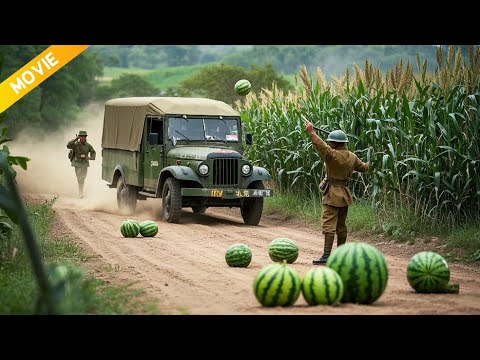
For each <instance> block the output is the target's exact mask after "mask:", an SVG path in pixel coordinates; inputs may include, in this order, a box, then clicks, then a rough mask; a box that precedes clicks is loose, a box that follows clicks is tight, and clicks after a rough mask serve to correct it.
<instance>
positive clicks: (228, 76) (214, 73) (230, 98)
mask: <svg viewBox="0 0 480 360" xmlns="http://www.w3.org/2000/svg"><path fill="white" fill-rule="evenodd" d="M240 79H248V80H249V81H250V82H251V83H252V92H260V91H261V90H262V89H263V88H265V89H271V88H272V84H273V83H274V82H275V84H276V86H277V87H278V88H280V89H284V90H288V89H290V88H291V85H290V83H289V82H288V81H287V80H285V79H284V78H283V76H278V75H277V74H276V73H275V71H274V70H273V68H272V67H271V66H270V65H267V66H265V67H261V68H260V67H257V66H252V67H251V68H250V69H249V70H245V69H243V68H241V67H238V66H232V65H225V64H214V65H206V66H205V67H203V68H202V69H201V70H200V71H199V72H198V73H197V74H195V75H193V76H192V77H190V78H188V79H186V80H184V81H182V83H181V86H180V89H179V90H178V91H179V94H180V95H182V96H198V97H207V98H210V99H216V100H220V101H224V102H226V103H228V104H233V103H234V102H235V101H237V100H241V99H243V98H244V97H242V96H239V95H237V94H236V93H235V91H234V86H235V83H236V82H237V81H238V80H240Z"/></svg>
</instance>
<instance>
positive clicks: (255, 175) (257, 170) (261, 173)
mask: <svg viewBox="0 0 480 360" xmlns="http://www.w3.org/2000/svg"><path fill="white" fill-rule="evenodd" d="M259 180H260V181H268V180H272V176H271V175H270V173H269V172H268V170H267V169H265V168H263V167H260V166H254V167H253V171H252V175H250V177H249V178H248V184H251V183H252V182H254V181H259Z"/></svg>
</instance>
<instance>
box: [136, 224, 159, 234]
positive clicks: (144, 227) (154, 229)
mask: <svg viewBox="0 0 480 360" xmlns="http://www.w3.org/2000/svg"><path fill="white" fill-rule="evenodd" d="M157 233H158V225H157V223H156V222H154V221H152V220H146V221H144V222H143V223H142V224H141V225H140V234H141V235H142V236H144V237H154V236H155V235H157Z"/></svg>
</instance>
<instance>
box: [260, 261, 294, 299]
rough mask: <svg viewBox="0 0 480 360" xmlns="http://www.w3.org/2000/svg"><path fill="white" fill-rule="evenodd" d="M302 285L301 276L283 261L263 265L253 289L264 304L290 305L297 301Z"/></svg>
mask: <svg viewBox="0 0 480 360" xmlns="http://www.w3.org/2000/svg"><path fill="white" fill-rule="evenodd" d="M301 286H302V280H301V279H300V276H298V274H297V272H296V271H295V270H294V269H292V268H291V267H289V266H287V265H286V262H283V264H270V265H267V266H265V267H263V268H262V269H261V270H260V271H259V272H258V274H257V276H256V277H255V280H254V282H253V291H254V293H255V297H256V298H257V300H258V301H259V302H260V304H262V305H263V306H290V305H293V303H295V301H297V299H298V297H299V295H300V288H301Z"/></svg>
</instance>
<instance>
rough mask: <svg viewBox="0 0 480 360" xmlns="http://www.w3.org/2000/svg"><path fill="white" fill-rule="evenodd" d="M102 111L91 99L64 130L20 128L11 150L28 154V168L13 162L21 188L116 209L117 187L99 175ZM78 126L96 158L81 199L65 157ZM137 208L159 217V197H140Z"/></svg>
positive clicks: (67, 202)
mask: <svg viewBox="0 0 480 360" xmlns="http://www.w3.org/2000/svg"><path fill="white" fill-rule="evenodd" d="M103 114H104V105H103V103H93V104H90V105H88V106H86V107H85V108H84V109H83V110H82V111H81V113H80V114H79V115H78V116H77V117H76V119H75V121H73V122H72V124H71V125H70V126H69V127H67V128H66V129H65V130H62V131H58V132H55V133H48V134H38V133H32V132H31V131H22V132H21V133H20V134H19V135H18V136H16V137H15V139H14V140H13V141H12V142H11V144H10V149H11V153H12V154H13V155H16V156H26V157H28V158H30V161H29V162H28V163H27V166H28V167H27V171H24V170H23V169H21V168H20V167H18V166H15V170H16V171H17V182H18V186H19V190H20V192H21V193H36V194H40V195H43V196H44V197H45V198H47V199H53V198H54V197H57V199H56V202H55V203H56V204H58V205H60V206H66V207H73V208H76V209H81V210H96V211H103V212H108V213H118V207H117V200H116V189H110V188H109V187H108V186H107V182H106V181H105V180H103V179H102V147H101V143H102V131H103ZM80 130H86V131H87V133H88V137H87V142H88V143H90V144H91V145H92V146H93V148H94V149H95V151H96V153H97V154H96V158H95V160H93V161H92V160H91V161H90V167H89V168H88V173H87V177H86V179H85V187H84V194H85V197H84V198H83V199H80V198H79V197H78V185H77V178H76V176H75V170H74V168H73V167H72V166H71V164H70V160H69V159H68V157H67V154H68V151H69V149H67V142H68V141H69V140H72V139H73V138H75V135H76V134H78V132H79V131H80ZM137 208H138V209H137V213H136V215H141V214H142V213H144V214H149V215H151V216H150V217H151V218H152V219H154V218H158V216H159V208H161V201H160V200H157V199H149V200H147V201H141V202H139V203H138V207H137Z"/></svg>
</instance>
